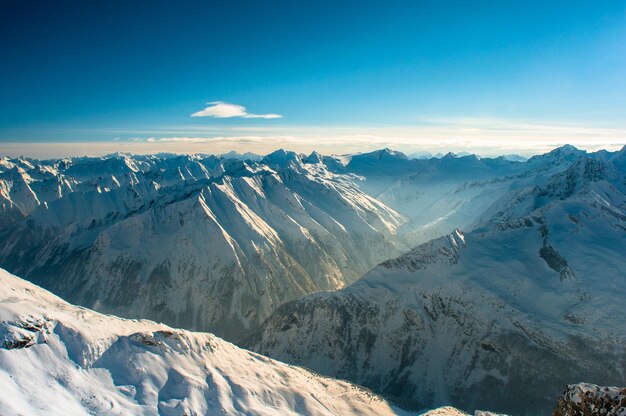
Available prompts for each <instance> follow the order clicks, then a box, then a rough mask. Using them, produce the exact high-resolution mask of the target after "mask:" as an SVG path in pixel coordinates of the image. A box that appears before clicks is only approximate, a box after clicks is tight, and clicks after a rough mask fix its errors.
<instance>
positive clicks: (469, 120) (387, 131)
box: [0, 1, 626, 158]
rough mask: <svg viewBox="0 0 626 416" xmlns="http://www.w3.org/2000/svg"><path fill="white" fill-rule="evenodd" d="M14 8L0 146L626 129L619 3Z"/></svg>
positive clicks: (577, 139)
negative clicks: (477, 5)
mask: <svg viewBox="0 0 626 416" xmlns="http://www.w3.org/2000/svg"><path fill="white" fill-rule="evenodd" d="M2 8H3V13H1V15H0V27H1V29H0V33H1V35H0V54H1V55H2V56H3V65H2V66H0V79H1V80H2V91H3V92H2V94H1V95H0V156H1V155H9V156H17V155H26V156H32V157H38V158H46V157H61V156H71V155H102V154H106V153H111V152H115V151H123V152H132V153H154V152H179V153H198V152H203V153H224V152H227V151H230V150H235V151H239V152H247V151H251V152H255V153H261V154H264V153H269V152H271V151H272V150H274V149H277V148H286V149H289V150H294V151H300V152H310V151H312V150H317V151H320V152H322V153H326V154H332V153H334V154H342V153H353V152H362V151H369V150H373V149H378V148H383V147H391V148H393V149H397V150H400V151H403V152H405V153H413V152H430V153H432V154H435V153H439V152H441V153H445V152H448V151H453V152H461V151H467V152H471V153H477V154H479V155H482V156H495V155H501V154H510V153H518V154H521V155H523V156H530V155H533V154H538V153H543V152H546V151H549V150H550V149H552V148H555V147H557V146H560V145H563V144H565V143H569V144H573V145H575V146H577V147H579V148H581V149H585V150H589V151H595V150H599V149H608V150H617V149H619V148H621V147H622V146H623V145H624V143H626V99H625V97H626V4H624V3H623V2H621V1H606V2H602V3H601V4H599V3H597V2H588V1H587V2H586V1H576V2H564V1H554V2H550V3H549V4H545V3H544V2H524V3H519V4H510V3H509V4H504V3H502V2H484V3H481V7H475V6H474V7H473V6H472V5H470V4H468V3H467V2H459V1H444V2H430V1H429V2H396V1H392V2H386V3H385V5H384V6H380V7H379V6H376V5H372V4H363V3H360V2H359V3H357V2H345V3H342V4H336V3H333V2H325V1H322V2H306V3H303V2H288V1H277V2H272V3H271V4H266V3H263V4H259V3H255V2H228V3H213V2H200V1H197V2H196V1H194V2H186V3H185V4H182V5H181V4H174V3H170V2H165V1H157V2H147V1H137V2H133V3H132V4H126V3H125V2H121V1H113V2H107V3H106V4H105V3H102V4H94V3H77V2H71V1H60V2H55V3H54V4H52V3H41V4H37V5H36V7H35V5H33V4H32V3H27V2H11V1H9V2H3V3H2Z"/></svg>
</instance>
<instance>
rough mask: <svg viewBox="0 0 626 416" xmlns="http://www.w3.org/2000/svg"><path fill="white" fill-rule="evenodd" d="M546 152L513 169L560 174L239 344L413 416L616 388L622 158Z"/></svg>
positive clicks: (539, 410)
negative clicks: (381, 398)
mask: <svg viewBox="0 0 626 416" xmlns="http://www.w3.org/2000/svg"><path fill="white" fill-rule="evenodd" d="M557 150H558V151H556V152H555V153H559V152H560V153H561V155H558V154H555V153H553V154H548V155H544V156H542V157H538V158H533V159H531V160H529V161H528V162H525V163H526V164H531V165H537V164H538V163H539V162H541V159H544V160H545V159H548V160H550V159H553V158H555V157H556V156H558V157H559V159H560V163H557V164H554V163H552V165H561V166H565V168H560V169H558V171H557V172H556V173H552V174H550V175H543V174H536V175H535V179H536V180H535V182H534V183H532V184H531V185H529V186H526V187H521V188H519V189H514V190H511V191H508V192H505V193H503V194H501V195H500V196H499V197H498V198H497V199H496V200H495V201H494V202H493V203H492V204H491V205H490V206H489V207H488V208H486V209H485V210H484V212H483V213H482V214H481V215H480V216H479V219H478V220H477V225H476V226H474V227H472V230H471V231H463V230H459V229H456V230H454V231H453V232H451V233H450V234H448V235H445V236H442V237H439V238H435V239H433V240H431V241H429V242H427V243H424V244H421V245H418V246H417V247H416V248H414V249H413V250H411V251H409V252H408V253H406V254H404V255H402V256H400V257H398V258H396V259H393V260H388V261H385V262H383V263H381V264H380V265H378V266H377V267H375V268H374V269H373V270H372V271H370V272H369V273H367V274H366V275H365V276H364V277H363V278H361V279H360V280H359V281H357V282H355V283H353V284H352V285H350V286H348V287H347V288H345V289H343V290H339V291H336V292H320V293H316V294H312V295H309V296H305V297H303V298H302V299H299V300H296V301H294V302H290V303H287V304H285V305H283V306H282V307H281V308H279V309H278V311H277V312H276V313H275V314H274V315H273V316H272V317H270V319H268V320H267V321H266V322H265V323H264V325H263V326H262V327H261V329H260V330H259V331H257V332H256V333H255V334H254V335H253V336H252V337H250V338H249V339H248V340H247V342H246V345H248V346H249V347H251V348H253V349H254V350H256V351H258V352H260V353H263V354H267V355H269V356H272V357H274V358H277V359H280V360H283V361H287V362H291V363H295V364H298V365H303V366H306V367H308V368H311V369H313V370H315V371H318V372H320V373H322V374H326V375H332V376H336V377H340V378H344V379H348V380H351V381H354V382H356V383H359V384H362V385H364V386H367V387H369V388H371V389H372V390H374V391H375V392H378V393H381V394H383V395H385V396H386V397H388V398H390V399H392V400H394V401H396V402H397V403H402V404H404V405H405V406H407V407H412V408H423V407H432V406H438V405H443V404H452V405H453V406H456V407H459V408H461V409H475V408H487V409H492V410H495V411H501V412H506V413H509V414H513V415H537V414H549V412H550V411H551V410H552V409H553V408H554V398H555V397H558V395H559V394H560V392H561V391H562V389H563V387H564V386H565V385H567V384H571V383H572V382H577V381H581V380H584V381H588V382H593V383H597V384H601V385H607V384H609V385H611V384H613V385H623V384H624V380H625V379H626V321H625V320H624V319H623V317H624V316H626V303H624V301H623V300H624V299H625V298H626V275H625V274H624V270H625V269H626V257H625V256H624V253H626V150H625V149H622V150H621V151H619V152H613V153H610V152H599V153H594V154H587V155H585V154H583V155H576V157H574V158H571V159H573V161H571V162H570V161H568V158H570V155H571V153H572V152H571V150H572V149H557ZM563 150H570V151H568V152H566V153H567V154H566V155H563ZM545 170H546V169H540V170H539V172H545Z"/></svg>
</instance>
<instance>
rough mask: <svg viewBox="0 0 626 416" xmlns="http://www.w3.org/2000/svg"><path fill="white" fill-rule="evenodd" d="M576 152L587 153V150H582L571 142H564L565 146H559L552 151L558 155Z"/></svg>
mask: <svg viewBox="0 0 626 416" xmlns="http://www.w3.org/2000/svg"><path fill="white" fill-rule="evenodd" d="M575 153H585V151H584V150H580V149H578V148H577V147H576V146H572V145H571V144H564V145H563V146H560V147H557V148H556V149H554V150H552V151H551V152H550V154H558V155H571V154H575Z"/></svg>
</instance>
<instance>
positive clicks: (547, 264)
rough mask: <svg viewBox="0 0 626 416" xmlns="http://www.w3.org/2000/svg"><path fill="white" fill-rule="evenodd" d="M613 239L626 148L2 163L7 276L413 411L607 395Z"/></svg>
mask: <svg viewBox="0 0 626 416" xmlns="http://www.w3.org/2000/svg"><path fill="white" fill-rule="evenodd" d="M625 232H626V147H625V148H622V149H621V150H620V151H616V152H608V151H599V152H595V153H587V152H585V151H582V150H579V149H576V148H575V147H573V146H563V147H560V148H557V149H554V150H553V151H551V152H549V153H546V154H543V155H538V156H534V157H532V158H530V159H528V160H521V159H517V158H513V157H498V158H482V157H478V156H476V155H455V154H452V153H449V154H446V155H442V156H441V157H432V158H420V159H416V158H410V157H407V156H405V155H404V154H402V153H400V152H397V151H393V150H390V149H382V150H378V151H374V152H370V153H359V154H351V155H341V156H333V155H331V156H328V155H321V154H319V153H316V152H313V153H311V154H309V155H304V154H297V153H294V152H288V151H284V150H278V151H276V152H273V153H271V154H269V155H266V156H262V157H261V156H257V155H251V154H250V155H239V154H234V153H232V154H226V155H223V156H213V155H184V156H181V155H171V154H157V155H145V156H141V155H129V154H113V155H109V156H105V157H97V158H94V157H82V158H67V159H57V160H33V159H28V158H6V157H5V158H1V159H0V266H2V267H4V268H5V269H7V270H8V271H9V272H11V273H15V274H18V275H21V276H24V277H25V278H26V279H28V280H29V281H31V282H33V283H35V284H37V285H39V286H41V287H43V288H45V289H48V290H50V291H51V292H53V293H55V294H56V295H59V296H61V297H62V298H64V299H66V300H68V301H70V302H72V303H76V304H79V305H82V306H85V307H88V308H91V309H95V310H97V311H99V312H103V313H111V314H116V315H119V316H123V317H125V318H147V319H152V320H155V321H160V322H163V323H164V324H166V325H170V326H176V327H182V328H185V329H187V330H199V331H209V332H213V333H215V334H216V335H217V336H219V337H223V338H225V339H227V340H229V341H234V342H236V343H238V344H239V345H242V346H245V347H247V348H250V349H252V350H254V351H256V352H258V353H261V354H263V355H267V356H270V357H272V358H275V359H278V360H280V361H285V362H288V363H292V364H297V365H301V366H304V367H306V368H309V369H312V370H313V371H315V372H318V373H321V374H324V375H326V376H331V377H338V378H341V379H346V380H349V381H351V382H354V383H357V384H360V385H363V386H366V387H367V388H370V389H371V390H372V391H374V392H375V393H376V394H380V395H382V396H383V397H385V398H386V399H389V400H391V401H393V402H394V403H396V404H399V405H401V406H402V407H403V408H406V409H412V410H414V411H415V410H419V409H426V408H433V407H438V406H443V405H453V406H456V407H458V408H460V409H477V408H484V409H492V410H495V411H499V412H505V413H508V414H511V415H535V414H545V413H548V412H550V411H551V410H552V408H553V407H554V402H555V398H556V397H557V396H558V395H559V393H560V392H562V390H563V387H564V386H565V385H567V384H571V383H574V382H579V381H586V382H591V383H597V384H599V385H607V384H616V385H619V384H623V380H624V379H625V378H626V338H625V337H624V334H626V326H625V325H624V320H623V319H622V318H621V317H623V316H625V315H626V310H625V308H624V306H623V299H624V298H625V296H626V293H625V289H624V288H625V287H626V281H625V280H624V279H625V277H624V274H623V272H622V270H624V269H625V268H626V261H625V260H624V255H623V253H625V252H626V238H624V237H625ZM50 296H51V295H50ZM116 319H117V318H116ZM116 322H117V321H116ZM20 325H21V324H20ZM81 325H82V324H81ZM150 325H157V324H150ZM18 328H19V325H18ZM170 330H171V329H166V330H165V331H166V332H167V331H170ZM116 331H117V329H116ZM150 331H151V332H155V331H156V330H152V329H150V330H146V331H144V332H150ZM18 332H19V331H18ZM140 332H141V331H140ZM118 335H119V334H118ZM118 335H114V336H113V337H114V338H115V337H117V336H118ZM159 336H160V335H159ZM192 338H193V337H192ZM66 341H67V340H66V339H64V340H63V342H64V343H65V344H67V342H66ZM148 342H149V343H150V342H152V341H148ZM158 342H166V340H164V339H161V338H159V339H158ZM190 342H191V341H190ZM194 342H195V341H194ZM220 342H223V341H220ZM166 343H167V342H166ZM85 345H86V344H85ZM90 345H91V344H90ZM133 345H134V344H133ZM168 345H169V344H168ZM229 345H230V344H229ZM85 348H87V349H91V348H94V347H92V346H87V347H85ZM98 348H99V347H98ZM125 348H126V347H125ZM233 348H235V347H233ZM135 359H138V358H135V357H133V360H135ZM124 377H126V376H124ZM131 384H132V383H131ZM183 384H184V383H183ZM107 388H108V387H107ZM141 400H143V401H142V402H140V404H142V405H143V404H145V403H147V401H146V400H147V399H141ZM180 400H182V399H180ZM298 400H300V399H298ZM359 400H360V399H359ZM157 402H159V401H157ZM200 402H201V401H200ZM120 403H121V402H120ZM138 403H139V402H138ZM151 403H152V404H151V405H150V406H152V407H151V408H152V409H153V408H154V403H155V402H154V401H152V402H151ZM177 403H178V402H177ZM207 403H208V402H207ZM167 406H169V405H167ZM190 406H191V405H190ZM194 406H196V405H195V404H194V405H193V406H192V407H191V408H194V409H200V408H202V407H194ZM200 406H204V405H200ZM180 409H182V408H180ZM290 409H291V410H289V411H295V412H297V411H298V410H293V409H294V408H290ZM295 409H297V408H295ZM177 411H178V410H177ZM237 411H241V412H243V413H245V410H237ZM335 411H336V410H335ZM438 411H440V412H444V411H446V410H441V409H440V410H438ZM451 411H454V412H458V411H457V410H451ZM330 412H331V413H332V412H333V411H330ZM148 414H150V413H148ZM322 414H323V413H322ZM450 414H454V413H450Z"/></svg>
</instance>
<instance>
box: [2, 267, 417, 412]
mask: <svg viewBox="0 0 626 416" xmlns="http://www.w3.org/2000/svg"><path fill="white" fill-rule="evenodd" d="M0 391H2V394H0V414H3V415H9V414H11V415H37V414H46V415H63V416H68V415H89V414H107V415H128V414H133V415H157V414H159V415H183V414H186V415H204V414H207V415H209V414H210V415H216V414H228V415H277V414H280V415H296V414H307V415H329V416H330V415H338V414H341V415H392V414H405V413H404V412H402V411H400V410H398V409H396V408H393V407H392V406H390V404H389V403H387V402H386V401H384V400H383V399H381V398H380V397H378V396H376V395H374V394H372V393H370V392H369V391H366V390H364V389H362V388H360V387H357V386H354V385H352V384H350V383H347V382H343V381H337V380H333V379H329V378H325V377H321V376H318V375H315V374H313V373H311V372H309V371H307V370H304V369H301V368H298V367H292V366H289V365H286V364H283V363H280V362H277V361H274V360H271V359H268V358H265V357H263V356H260V355H257V354H254V353H251V352H248V351H246V350H242V349H240V348H237V347H236V346H234V345H232V344H230V343H228V342H225V341H223V340H221V339H220V338H217V337H215V336H213V335H211V334H207V333H193V332H188V331H183V330H178V329H173V328H170V327H167V326H165V325H162V324H157V323H154V322H150V321H144V320H141V321H137V320H124V319H120V318H116V317H114V316H110V315H101V314H99V313H96V312H92V311H90V310H88V309H84V308H80V307H76V306H72V305H70V304H68V303H66V302H64V301H62V300H61V299H60V298H58V297H56V296H54V295H52V294H51V293H49V292H46V291H45V290H42V289H40V288H38V287H37V286H35V285H33V284H31V283H28V282H26V281H24V280H22V279H19V278H17V277H15V276H13V275H10V274H9V273H7V272H6V271H4V270H1V269H0Z"/></svg>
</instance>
